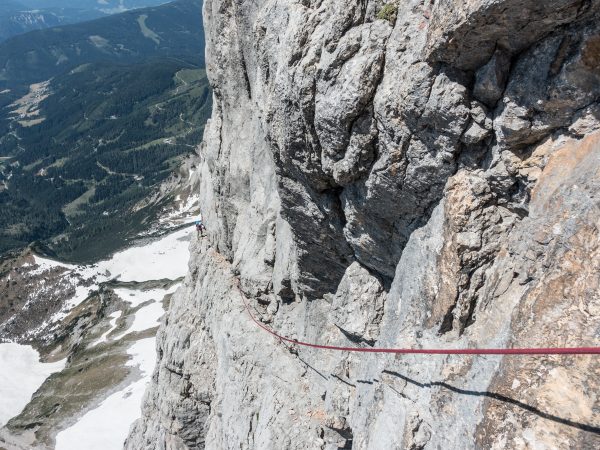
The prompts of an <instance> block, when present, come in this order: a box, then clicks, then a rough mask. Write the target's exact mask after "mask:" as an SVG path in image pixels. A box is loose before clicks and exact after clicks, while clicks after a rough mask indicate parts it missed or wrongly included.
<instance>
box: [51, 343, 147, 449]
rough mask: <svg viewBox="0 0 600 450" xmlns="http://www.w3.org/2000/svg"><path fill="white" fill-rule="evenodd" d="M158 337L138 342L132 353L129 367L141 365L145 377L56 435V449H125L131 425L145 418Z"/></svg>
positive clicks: (129, 350)
mask: <svg viewBox="0 0 600 450" xmlns="http://www.w3.org/2000/svg"><path fill="white" fill-rule="evenodd" d="M155 342H156V338H148V339H142V340H140V341H137V342H136V343H135V344H133V345H132V346H131V347H130V348H129V349H128V350H127V353H128V354H129V355H131V357H132V359H131V360H130V361H129V362H128V363H127V365H129V366H134V367H135V366H137V367H138V368H139V370H140V372H141V374H142V378H141V379H140V380H138V381H136V382H135V383H133V384H130V385H129V386H127V387H126V388H125V389H123V390H122V391H119V392H117V393H115V394H113V395H111V396H110V397H108V398H107V399H106V400H104V401H103V402H102V403H101V404H100V406H98V407H97V408H96V409H93V410H91V411H89V412H88V413H87V414H85V415H84V416H83V417H82V418H81V419H80V420H79V421H78V422H77V423H76V424H75V425H73V426H72V427H70V428H67V429H66V430H64V431H62V432H60V433H59V434H58V435H57V436H56V450H81V448H82V447H81V444H82V442H85V448H86V450H112V449H115V450H116V449H121V448H123V442H124V441H125V439H126V438H127V434H128V433H129V427H130V426H131V424H132V423H133V422H134V421H135V420H136V419H137V418H139V417H140V415H141V404H142V397H143V395H144V391H145V390H146V386H147V384H148V383H149V381H150V376H151V375H152V370H153V369H154V365H155V364H156V349H155Z"/></svg>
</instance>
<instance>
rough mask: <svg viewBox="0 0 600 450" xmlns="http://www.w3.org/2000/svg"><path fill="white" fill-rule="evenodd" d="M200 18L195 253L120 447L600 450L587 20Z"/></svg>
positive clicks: (435, 12)
mask: <svg viewBox="0 0 600 450" xmlns="http://www.w3.org/2000/svg"><path fill="white" fill-rule="evenodd" d="M395 4H396V5H397V8H398V12H397V19H396V20H395V21H391V22H390V21H388V20H383V19H377V15H378V13H379V11H380V10H381V8H382V7H383V6H384V2H382V1H375V0H296V1H281V0H256V1H253V2H248V1H242V0H207V1H206V2H205V5H204V16H205V22H206V30H207V65H208V73H209V76H210V79H211V83H212V84H213V87H214V95H215V98H214V108H213V117H212V119H211V121H210V124H209V126H208V127H207V131H206V133H205V139H204V144H203V147H202V150H201V157H202V165H201V167H202V169H201V171H200V173H199V176H200V177H201V189H200V191H201V192H200V195H201V198H202V206H203V215H204V217H205V219H206V221H207V224H208V231H209V237H208V238H206V239H204V240H203V241H202V242H195V243H194V244H193V253H192V254H193V256H192V260H191V262H190V272H189V274H188V276H187V278H186V281H185V284H184V287H183V288H182V289H180V290H179V291H178V293H177V294H176V295H175V297H174V300H173V302H172V304H171V307H170V311H169V314H168V316H167V318H166V320H165V322H164V324H163V325H162V327H161V331H160V335H159V340H158V341H159V343H158V355H159V364H158V367H157V368H156V372H155V375H154V380H153V384H152V386H151V388H150V390H149V392H148V393H147V396H146V400H145V404H144V417H143V419H142V420H141V421H139V422H138V423H137V424H136V426H135V427H134V429H132V432H131V435H130V437H129V439H128V441H127V443H126V447H127V448H129V449H146V448H157V449H186V448H190V449H199V448H205V447H206V448H211V449H229V448H236V449H237V448H257V449H258V448H260V449H263V448H264V449H267V448H272V449H305V448H311V449H312V448H321V449H336V448H354V449H386V450H387V449H394V448H398V449H400V448H411V449H434V448H498V449H500V448H573V449H576V448H577V449H579V448H590V449H591V448H598V447H599V446H600V399H598V398H597V395H598V392H599V388H600V385H599V381H598V380H600V362H599V361H598V358H596V357H587V356H584V357H570V356H563V357H555V356H552V357H550V356H548V357H527V358H515V357H505V358H502V357H499V356H493V357H492V356H488V357H476V356H473V357H466V356H448V357H444V356H433V357H422V356H400V355H399V356H392V355H368V354H344V353H334V352H327V351H322V350H314V349H307V348H289V347H288V346H286V345H284V344H283V343H281V342H278V341H276V340H275V339H273V338H271V337H270V336H268V335H267V334H265V333H264V332H263V331H261V330H260V329H258V328H257V327H256V326H255V325H254V324H253V323H252V322H251V320H250V319H249V317H248V316H247V315H246V314H245V312H244V306H243V305H244V304H243V301H242V298H241V297H242V295H243V296H246V297H247V298H248V299H249V301H250V303H251V304H252V306H253V308H255V309H256V311H257V314H258V315H259V316H260V317H261V318H262V320H264V321H265V323H268V324H269V325H270V326H272V327H273V328H275V329H276V330H278V331H279V332H280V333H281V334H285V335H288V336H291V337H295V338H301V339H303V340H308V341H314V342H320V343H326V344H337V345H345V346H348V345H362V346H369V345H376V346H378V347H408V346H412V347H417V346H421V347H447V348H450V347H504V346H515V347H516V346H549V347H552V346H586V345H598V342H599V339H600V317H599V314H600V294H599V287H600V286H599V285H600V279H599V273H600V266H599V265H598V261H600V257H599V256H600V255H599V252H600V248H599V247H600V236H599V234H600V232H599V226H600V209H599V202H600V201H599V198H600V197H599V195H600V181H599V180H600V126H599V124H600V104H599V103H598V100H599V98H600V25H599V23H600V20H599V18H600V12H599V11H600V1H595V0H590V1H579V0H551V1H545V2H539V1H533V0H469V1H467V0H461V1H456V0H453V1H450V0H442V1H437V2H433V1H429V0H425V1H414V0H406V1H400V2H396V3H395Z"/></svg>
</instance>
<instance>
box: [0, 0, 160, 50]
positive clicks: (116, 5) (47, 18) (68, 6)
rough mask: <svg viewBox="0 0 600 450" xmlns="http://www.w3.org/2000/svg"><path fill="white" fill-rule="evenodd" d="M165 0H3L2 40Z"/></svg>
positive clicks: (0, 32) (0, 25) (0, 33)
mask: <svg viewBox="0 0 600 450" xmlns="http://www.w3.org/2000/svg"><path fill="white" fill-rule="evenodd" d="M162 3H166V1H165V0H2V4H0V41H2V40H5V39H8V38H9V37H11V36H16V35H19V34H23V33H26V32H28V31H32V30H39V29H45V28H50V27H53V26H57V25H65V24H71V23H78V22H83V21H87V20H92V19H96V18H99V17H103V16H106V15H110V14H114V13H118V12H123V11H126V10H128V9H133V8H142V7H146V6H155V5H160V4H162Z"/></svg>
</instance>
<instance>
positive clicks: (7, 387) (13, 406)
mask: <svg viewBox="0 0 600 450" xmlns="http://www.w3.org/2000/svg"><path fill="white" fill-rule="evenodd" d="M65 363H66V359H64V360H62V361H58V362H55V363H42V362H40V356H39V354H38V352H37V351H36V350H34V349H33V347H31V346H29V345H19V344H14V343H8V344H0V427H2V425H4V424H5V423H6V422H8V421H9V420H10V419H11V418H13V417H15V416H17V415H18V414H19V413H20V412H21V411H22V410H23V408H24V407H25V406H26V405H27V403H29V401H30V400H31V396H32V395H33V394H34V393H35V391H37V390H38V389H39V387H40V386H41V385H42V383H43V382H44V380H46V378H48V377H49V376H50V375H52V374H53V373H55V372H59V371H61V370H62V369H63V368H64V367H65Z"/></svg>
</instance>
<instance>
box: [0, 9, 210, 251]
mask: <svg viewBox="0 0 600 450" xmlns="http://www.w3.org/2000/svg"><path fill="white" fill-rule="evenodd" d="M190 5H195V8H197V11H196V12H197V15H196V16H195V17H196V20H195V21H190V19H189V17H185V18H184V17H183V16H190V14H189V9H188V8H190ZM169 8H171V9H169ZM140 11H141V13H140ZM140 11H138V12H136V14H137V16H133V19H135V26H136V27H137V30H138V31H139V33H136V34H135V38H134V34H132V32H131V29H130V27H131V26H132V25H131V20H132V17H130V16H131V14H130V13H126V14H123V15H122V16H124V17H119V16H121V15H118V16H114V17H111V18H109V19H115V21H114V22H111V21H109V22H108V23H110V24H111V27H109V28H110V30H111V32H112V33H113V34H112V35H111V36H114V37H113V38H112V39H114V40H115V41H117V40H123V39H124V38H121V37H118V33H119V26H117V24H121V25H120V26H121V27H122V33H123V34H124V35H125V36H129V42H128V45H129V48H136V49H138V51H139V52H138V53H139V54H140V55H141V54H142V53H143V54H144V55H145V56H143V57H142V56H140V57H139V58H134V59H133V61H131V62H125V61H124V60H123V59H122V58H121V56H120V54H119V53H118V52H117V53H109V54H106V55H104V59H103V60H102V61H98V60H95V58H96V56H94V55H87V59H86V58H84V57H83V56H82V57H81V58H80V59H81V60H82V61H83V62H82V63H81V64H79V65H76V66H72V67H71V66H69V67H68V69H67V70H66V71H64V72H62V73H60V72H59V73H56V69H55V67H46V66H45V65H44V66H43V70H42V69H40V70H39V71H38V72H40V73H46V74H47V73H49V72H51V71H54V73H53V76H52V78H51V79H49V80H48V79H47V78H45V77H46V76H47V75H42V76H41V77H40V76H38V77H37V78H30V79H29V80H28V81H32V82H40V81H45V80H47V81H46V82H45V83H40V84H37V85H35V86H34V88H33V89H32V90H31V93H30V94H29V95H25V96H23V98H21V99H20V102H19V103H18V104H11V105H10V106H5V107H4V108H2V109H1V113H0V120H2V121H3V124H4V132H3V133H2V134H0V204H2V208H0V253H1V252H4V251H7V250H9V249H12V248H15V247H21V246H24V245H27V244H29V243H30V242H32V241H43V242H44V243H45V244H46V245H49V246H50V248H51V249H52V250H53V251H54V252H56V253H57V254H58V255H59V256H62V257H65V258H69V259H72V260H74V261H82V260H85V259H92V258H96V257H98V256H102V255H104V254H107V253H109V252H110V251H113V250H115V249H116V248H118V247H119V246H121V245H122V244H123V242H124V241H125V240H126V239H127V238H128V237H130V236H131V235H132V234H135V232H136V231H139V228H140V224H141V223H142V222H145V221H147V220H149V217H151V216H152V214H154V213H155V211H150V210H142V211H136V212H135V214H134V213H133V206H134V205H135V204H136V203H137V202H139V201H140V200H142V199H144V198H146V197H148V196H149V195H151V193H152V192H153V191H154V190H155V189H156V188H157V187H158V186H159V184H160V183H161V182H162V181H163V180H165V179H166V178H167V177H168V176H169V175H170V174H171V173H172V172H173V170H175V169H177V168H178V166H179V164H180V160H181V159H182V158H184V157H185V156H187V155H188V154H190V153H191V152H193V149H194V147H195V145H197V144H198V143H199V142H200V139H201V135H202V133H203V124H204V123H205V122H206V120H207V119H208V117H209V115H210V109H211V103H210V102H211V93H210V87H209V85H208V82H207V79H206V75H205V72H204V69H203V65H204V61H203V58H202V54H203V52H202V51H199V50H198V48H197V47H198V45H197V42H196V43H193V42H192V43H187V44H186V46H183V45H182V46H181V47H180V48H179V49H178V52H179V53H178V54H177V56H176V57H174V56H172V55H167V54H165V52H164V51H163V47H162V46H161V45H162V44H161V45H157V44H156V43H155V42H154V40H153V39H150V38H148V37H147V36H144V35H143V33H142V29H141V28H140V26H139V24H138V22H137V20H138V19H139V18H140V16H141V15H144V16H145V17H144V18H143V21H144V22H145V24H146V25H147V26H148V27H149V29H150V30H151V31H152V32H154V33H156V35H157V36H158V38H156V36H154V35H152V34H150V35H151V36H152V37H154V38H156V39H158V40H160V42H161V43H162V42H163V41H164V42H171V44H169V45H175V44H174V43H175V42H176V41H177V39H179V38H177V39H176V38H174V37H172V36H170V35H169V33H168V32H167V31H166V30H167V28H168V27H167V26H166V25H165V24H164V23H163V21H166V23H169V24H171V26H173V23H174V22H178V25H177V27H174V31H173V34H174V35H184V34H186V35H187V37H188V39H192V38H191V37H190V36H195V38H194V39H195V40H197V41H199V42H200V43H201V44H202V45H203V39H202V37H201V35H202V24H201V18H200V15H199V11H200V2H199V1H191V0H186V1H182V2H176V3H173V4H169V5H165V6H161V7H157V8H149V9H145V10H140ZM178 18H179V19H180V20H178ZM106 20H107V19H102V20H98V21H94V22H91V24H93V26H90V27H88V30H90V29H91V30H99V28H97V26H98V25H97V22H105V21H106ZM141 20H142V19H141ZM186 23H188V27H189V29H188V30H187V33H186V32H185V30H184V29H182V28H181V27H182V26H183V24H186ZM72 27H73V28H74V30H80V28H79V27H78V26H72ZM67 28H70V27H63V30H64V29H67ZM198 29H199V30H200V31H199V32H198ZM74 30H67V32H64V31H61V32H60V33H63V36H66V35H74V33H75V31H74ZM49 32H51V33H52V32H54V31H53V30H49ZM94 32H95V31H94ZM145 32H146V35H148V34H149V32H148V31H145ZM81 33H82V32H81V30H80V34H81ZM83 33H84V34H86V33H88V31H85V32H83ZM31 34H33V33H31ZM104 35H106V36H108V35H109V33H108V32H104ZM140 36H141V37H140ZM117 37H118V38H117ZM78 39H79V41H80V40H81V36H79V38H75V39H74V41H78ZM192 40H193V39H192ZM145 41H149V42H150V43H151V44H152V45H151V46H150V47H153V49H152V48H150V47H148V48H147V47H146V45H147V43H146V42H145ZM34 43H35V45H36V48H42V50H40V52H42V53H44V54H48V53H51V52H50V50H49V48H50V46H51V45H52V44H48V46H47V47H43V46H42V45H41V43H40V42H37V41H35V42H34ZM69 45H70V44H68V43H67V42H62V43H61V46H62V47H63V48H67V47H69ZM37 46H39V47H37ZM141 49H143V52H142V50H141ZM25 55H26V53H22V54H21V59H19V61H20V62H21V63H23V59H27V58H26V56H25ZM50 65H52V66H55V63H51V64H50ZM11 82H15V80H12V79H11ZM22 88H23V89H22V90H21V95H23V93H24V92H28V91H29V90H30V89H31V88H30V86H29V85H27V86H25V87H23V86H22ZM11 101H14V98H13V99H12V100H11ZM107 236H110V239H106V237H107ZM100 242H101V243H102V244H101V245H99V246H97V245H95V243H100Z"/></svg>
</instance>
